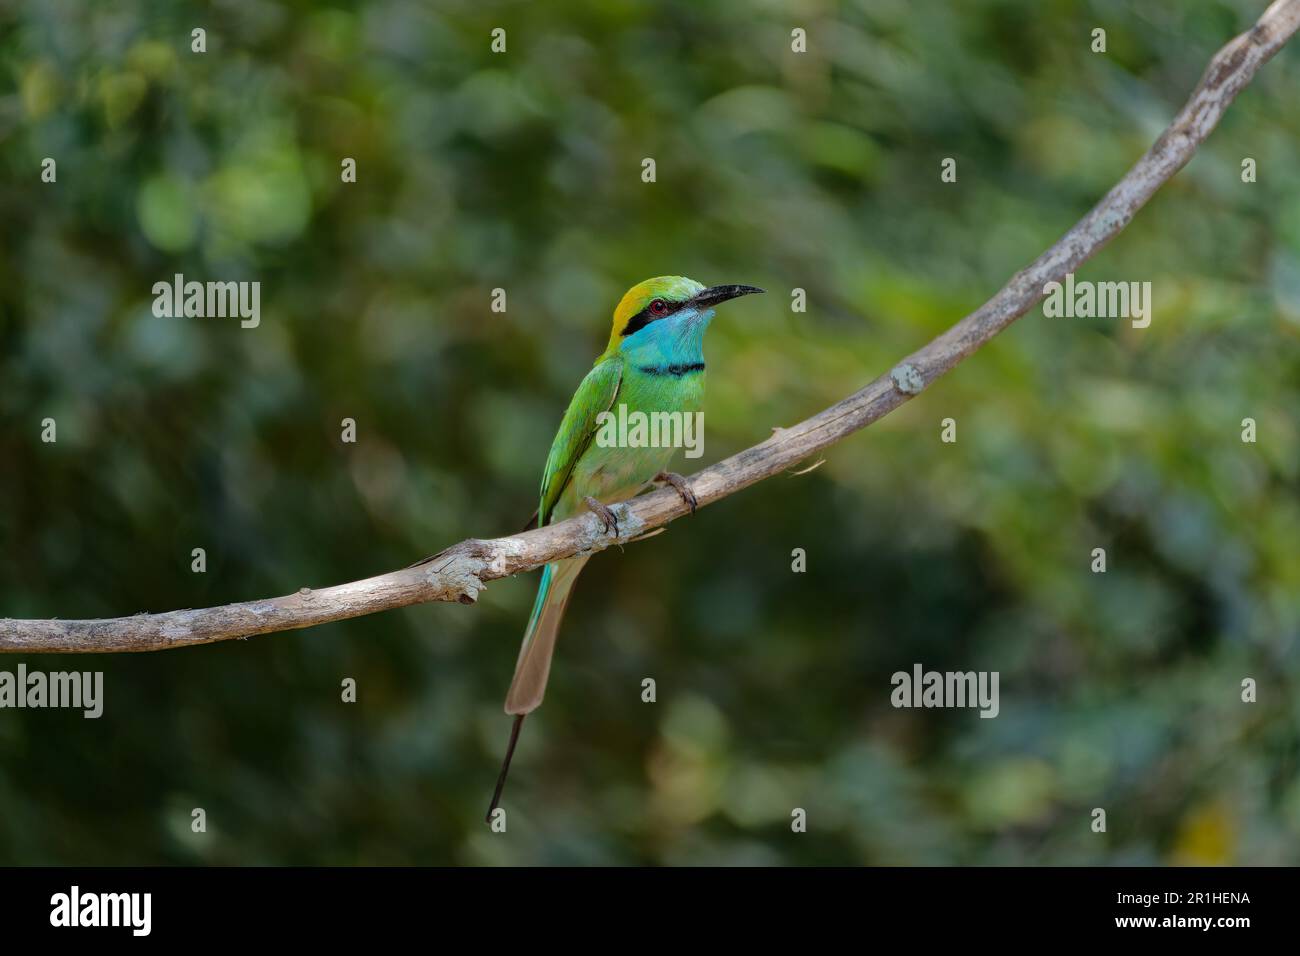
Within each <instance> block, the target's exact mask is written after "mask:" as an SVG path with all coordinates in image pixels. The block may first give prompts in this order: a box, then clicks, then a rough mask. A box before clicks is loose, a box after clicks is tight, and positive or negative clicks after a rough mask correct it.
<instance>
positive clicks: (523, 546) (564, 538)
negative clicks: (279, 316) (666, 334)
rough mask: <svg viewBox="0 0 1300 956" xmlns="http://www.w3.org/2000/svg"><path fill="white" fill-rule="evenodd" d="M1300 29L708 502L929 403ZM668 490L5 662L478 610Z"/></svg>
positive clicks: (1260, 38) (732, 463)
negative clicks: (519, 578) (1004, 276)
mask: <svg viewBox="0 0 1300 956" xmlns="http://www.w3.org/2000/svg"><path fill="white" fill-rule="evenodd" d="M1297 28H1300V0H1276V2H1274V3H1273V4H1272V5H1270V6H1269V8H1268V9H1267V10H1266V11H1265V12H1264V14H1263V15H1262V16H1261V17H1260V18H1259V20H1258V21H1257V22H1256V23H1255V25H1254V26H1253V27H1252V28H1251V29H1250V30H1248V31H1247V32H1245V33H1243V34H1241V35H1240V36H1238V37H1236V38H1234V39H1233V40H1232V41H1231V42H1229V43H1228V44H1227V45H1226V46H1224V47H1223V49H1221V50H1220V51H1219V52H1218V53H1217V54H1215V56H1214V58H1213V59H1212V60H1211V61H1210V65H1209V67H1208V68H1207V69H1206V71H1205V74H1204V75H1203V76H1202V77H1201V81H1200V83H1198V84H1197V86H1196V89H1195V90H1193V92H1192V95H1191V98H1190V99H1189V100H1188V101H1187V104H1186V105H1185V106H1184V107H1183V108H1182V110H1181V111H1180V112H1179V113H1178V115H1177V116H1176V117H1175V118H1174V120H1173V122H1172V123H1171V124H1170V125H1169V127H1168V128H1167V129H1166V130H1165V131H1164V133H1163V134H1161V136H1160V138H1159V139H1158V140H1156V142H1155V144H1154V145H1153V146H1152V147H1151V148H1150V149H1149V150H1147V152H1146V154H1145V155H1143V156H1142V158H1141V159H1139V160H1138V161H1137V163H1136V164H1135V165H1134V166H1133V168H1132V169H1130V170H1129V171H1128V173H1126V174H1125V176H1124V177H1123V178H1122V179H1121V180H1120V181H1119V182H1118V183H1116V185H1115V186H1114V188H1112V189H1111V190H1110V192H1108V193H1107V194H1106V195H1105V197H1103V198H1102V200H1101V201H1100V202H1099V203H1097V205H1096V206H1094V207H1093V209H1092V210H1091V211H1090V212H1089V213H1088V214H1087V215H1086V216H1084V217H1083V219H1081V220H1080V221H1079V222H1078V223H1076V224H1075V226H1074V227H1073V228H1072V229H1070V231H1069V232H1067V233H1066V234H1065V235H1064V236H1062V237H1061V239H1060V240H1058V241H1057V242H1056V243H1055V244H1054V245H1053V246H1052V247H1051V248H1049V249H1048V250H1047V251H1046V252H1044V253H1043V254H1042V255H1041V256H1039V257H1038V258H1037V259H1035V260H1034V262H1033V263H1031V264H1030V265H1029V266H1028V267H1027V268H1025V269H1023V270H1021V271H1020V272H1018V273H1016V274H1015V275H1014V276H1012V277H1011V279H1010V281H1008V282H1007V284H1006V285H1005V286H1003V287H1002V288H1001V289H1000V290H999V291H998V293H997V294H996V295H994V296H993V298H991V299H989V300H988V302H986V303H984V305H982V306H980V307H979V308H978V309H976V310H975V311H974V312H972V313H971V314H970V315H968V316H966V317H965V318H964V319H962V320H961V321H960V322H958V323H957V324H956V325H954V326H953V327H952V328H950V329H949V330H948V331H946V332H944V333H943V334H942V335H940V336H939V337H938V338H936V339H934V340H933V341H932V342H930V343H929V344H928V345H926V346H925V347H924V348H922V349H920V350H919V351H917V352H914V353H912V354H911V355H909V356H908V357H907V358H905V359H904V360H903V361H902V362H900V363H899V364H898V365H897V366H895V367H894V368H893V369H892V370H891V371H890V372H889V373H887V374H885V375H881V376H880V377H879V378H877V379H876V380H875V381H873V382H871V383H870V384H868V385H867V386H866V387H865V388H863V389H861V390H860V391H858V392H856V393H854V394H853V395H850V396H849V397H848V398H846V399H844V400H843V401H841V402H839V403H837V404H835V405H832V406H831V407H830V408H827V409H825V410H824V411H822V412H821V413H820V414H817V415H814V416H813V417H812V418H809V419H806V420H805V421H802V422H800V423H799V424H797V425H794V426H793V427H791V428H786V429H782V430H780V431H778V432H776V433H775V434H773V435H772V436H771V437H770V438H768V439H767V440H766V441H764V442H762V443H760V444H758V445H755V446H754V447H752V448H749V449H746V450H745V451H742V452H740V453H739V454H736V455H733V456H732V457H730V458H728V459H726V460H724V461H720V462H718V463H717V464H715V465H713V466H711V467H709V468H706V469H704V470H703V471H700V472H697V473H696V474H695V475H693V476H692V477H691V478H690V485H691V488H692V490H693V491H694V492H695V497H696V499H697V500H698V502H699V504H700V505H701V506H703V505H707V504H711V503H712V502H714V501H717V500H719V499H721V498H725V497H727V496H728V495H731V494H734V493H735V492H737V491H739V490H741V489H742V488H746V487H748V486H749V485H752V484H754V483H755V482H758V481H761V480H763V479H764V478H769V477H771V476H773V475H775V474H778V473H779V472H782V471H784V470H786V469H788V468H790V467H791V466H792V465H794V464H796V463H798V462H800V461H802V460H803V459H805V458H807V457H808V456H810V455H812V454H814V453H815V452H818V451H820V450H821V449H823V448H826V447H827V446H828V445H832V444H834V443H835V442H837V441H839V440H840V439H842V438H844V437H845V436H846V435H849V434H851V433H852V432H855V431H857V430H859V429H861V428H864V427H866V426H867V425H870V424H871V423H872V422H874V421H875V420H876V419H878V418H880V417H882V416H884V415H886V414H888V413H889V412H891V411H893V410H894V409H895V408H897V407H898V406H899V405H902V404H903V403H904V402H906V401H908V400H909V399H911V398H913V397H914V396H916V395H918V394H920V392H921V391H923V390H924V389H925V388H926V387H928V386H929V385H930V384H931V383H932V382H934V381H935V379H937V378H939V377H940V376H941V375H943V374H944V373H945V372H947V371H948V370H949V369H951V368H952V367H953V366H955V365H956V364H957V363H958V362H960V361H961V360H962V359H964V358H965V357H966V356H968V355H970V354H971V353H972V352H974V351H975V350H976V349H978V348H980V347H981V346H982V345H984V344H985V343H987V342H988V341H989V340H990V339H992V338H993V336H995V335H997V334H998V333H999V332H1001V331H1002V330H1003V329H1004V328H1006V327H1007V326H1008V325H1010V324H1011V323H1012V322H1014V321H1015V320H1016V319H1018V318H1019V317H1020V316H1022V315H1024V314H1025V313H1026V312H1027V311H1029V309H1031V308H1033V306H1034V305H1036V304H1037V303H1038V302H1039V301H1040V300H1041V299H1042V298H1043V296H1044V292H1043V287H1044V285H1046V284H1047V283H1048V282H1054V281H1062V280H1063V279H1064V277H1065V274H1066V273H1067V272H1073V271H1074V270H1075V269H1077V268H1078V267H1079V266H1080V265H1081V264H1082V263H1084V262H1086V261H1087V260H1088V259H1089V258H1091V257H1092V256H1093V255H1094V254H1096V252H1097V251H1098V250H1099V249H1101V248H1102V247H1103V246H1104V245H1105V244H1106V243H1107V242H1109V241H1110V240H1111V239H1112V238H1114V236H1115V235H1117V234H1118V233H1119V232H1120V230H1122V229H1123V228H1124V227H1125V226H1126V225H1128V223H1129V221H1130V220H1131V219H1132V218H1133V216H1134V214H1136V213H1137V211H1138V210H1139V209H1141V208H1142V206H1143V205H1144V204H1145V203H1146V202H1147V200H1148V199H1150V198H1151V197H1152V196H1153V195H1154V194H1155V192H1156V190H1158V189H1159V188H1160V187H1161V186H1162V185H1164V184H1165V183H1166V182H1168V181H1169V179H1170V178H1171V177H1173V175H1174V174H1175V173H1176V172H1178V170H1180V169H1181V168H1182V167H1183V166H1184V165H1185V164H1186V163H1187V162H1188V160H1190V159H1191V158H1192V156H1193V154H1194V153H1195V152H1196V150H1197V148H1198V147H1199V146H1200V145H1201V143H1203V142H1204V141H1205V138H1206V137H1207V136H1209V134H1210V132H1211V131H1212V130H1213V129H1214V127H1215V126H1216V125H1218V122H1219V120H1220V119H1221V118H1222V117H1223V114H1224V112H1225V111H1226V110H1227V108H1228V107H1229V106H1230V105H1231V104H1232V101H1233V100H1234V99H1236V97H1237V94H1238V93H1240V92H1241V90H1242V89H1243V88H1244V87H1245V86H1246V85H1247V84H1248V83H1249V82H1250V81H1251V79H1252V78H1253V77H1254V76H1255V73H1256V72H1257V71H1258V70H1259V68H1260V67H1261V66H1263V65H1264V64H1265V63H1266V62H1268V60H1269V59H1270V58H1272V56H1273V55H1274V54H1275V53H1276V52H1277V51H1278V50H1279V49H1281V48H1282V46H1283V45H1284V44H1286V42H1287V41H1288V40H1289V39H1290V38H1291V37H1292V36H1293V35H1294V34H1295V32H1296V30H1297ZM686 510H687V508H686V506H685V504H684V503H683V502H682V500H681V498H680V497H679V496H678V494H677V492H676V491H673V490H671V489H665V490H663V491H659V492H655V493H653V494H649V495H644V496H641V497H638V498H635V499H633V500H632V501H629V502H624V503H623V504H620V505H616V506H614V511H615V513H616V514H617V516H618V520H619V526H620V529H621V530H622V538H621V539H619V541H618V542H616V541H615V539H614V538H613V536H612V535H611V534H606V533H604V532H603V530H602V525H601V522H600V521H599V520H598V519H597V518H596V517H595V516H594V515H584V516H581V517H578V518H571V519H569V520H568V521H564V522H561V523H559V524H555V525H551V526H549V527H545V528H539V529H537V530H534V531H528V532H524V533H522V534H516V535H511V536H510V537H506V538H493V539H490V540H480V539H477V538H471V539H469V540H466V541H462V542H460V543H459V544H456V545H453V546H452V547H450V548H447V549H446V550H445V551H443V552H441V553H440V554H438V555H435V556H434V557H433V558H429V559H426V560H425V561H423V562H420V563H419V564H416V565H412V566H411V567H409V568H405V569H403V570H400V571H394V572H392V573H389V574H381V575H379V576H378V577H373V578H367V579H365V580H364V581H354V582H352V583H350V584H340V585H337V586H335V587H329V588H323V589H320V590H312V589H310V588H303V589H302V590H301V591H299V592H298V593H296V594H290V595H286V596H284V597H278V598H270V599H267V600H262V601H246V602H243V603H240V604H227V605H224V606H222V607H213V608H203V609H198V610H183V611H169V612H167V613H163V614H138V615H135V616H134V617H124V618H111V619H105V620H94V621H60V620H47V621H46V620H43V621H20V620H12V619H7V618H6V619H3V620H0V652H24V651H26V652H29V653H30V652H40V653H51V652H53V653H84V652H110V651H152V650H164V649H167V648H173V647H184V646H187V645H190V644H207V643H212V642H214V641H224V640H229V639H230V638H236V637H249V636H252V635H254V634H267V633H270V632H273V631H284V630H291V629H294V628H302V627H311V626H313V625H316V624H324V623H327V622H329V621H339V620H344V619H346V618H352V617H359V616H361V615H364V614H374V613H375V612H377V611H386V610H390V609H392V608H398V607H406V606H408V605H411V604H420V603H424V602H428V601H459V602H461V603H462V604H473V603H474V602H475V600H476V599H477V597H478V594H479V592H480V591H481V590H483V588H484V587H485V586H486V584H487V582H489V581H493V580H496V579H497V578H503V577H506V576H508V575H512V574H517V573H519V572H521V571H529V570H532V569H533V568H537V567H540V566H541V565H543V564H546V563H547V562H549V561H555V560H558V559H560V558H566V557H569V556H571V555H574V554H579V553H588V552H594V551H600V550H603V549H604V548H607V547H608V546H609V545H610V544H614V543H626V542H627V541H629V540H633V539H635V538H637V537H641V536H645V535H646V534H647V533H650V532H652V531H653V530H654V529H656V528H659V527H660V526H662V525H664V524H667V523H668V522H669V521H672V520H673V519H675V518H679V517H681V516H682V515H683V514H685V513H686Z"/></svg>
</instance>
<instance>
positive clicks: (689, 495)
mask: <svg viewBox="0 0 1300 956" xmlns="http://www.w3.org/2000/svg"><path fill="white" fill-rule="evenodd" d="M655 481H662V482H663V483H664V484H666V485H672V486H673V487H674V488H675V489H676V490H677V493H678V494H679V495H681V496H682V501H684V502H686V503H687V504H688V505H690V508H691V514H695V508H696V506H697V505H698V504H699V501H697V500H696V498H695V492H693V491H691V486H690V485H688V484H687V483H686V479H685V478H683V477H682V476H681V475H679V474H677V472H675V471H661V472H659V474H657V475H655Z"/></svg>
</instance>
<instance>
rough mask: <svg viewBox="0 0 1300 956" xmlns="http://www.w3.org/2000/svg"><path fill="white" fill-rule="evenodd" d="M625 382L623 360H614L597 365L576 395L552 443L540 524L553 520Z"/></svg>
mask: <svg viewBox="0 0 1300 956" xmlns="http://www.w3.org/2000/svg"><path fill="white" fill-rule="evenodd" d="M622 381H623V360H622V359H621V358H619V357H618V356H610V357H609V358H607V359H605V360H604V361H601V362H597V363H596V365H595V366H593V367H592V369H591V371H590V372H588V373H587V377H586V378H584V379H583V380H582V384H581V385H579V386H578V390H577V391H576V392H574V393H573V399H572V400H571V401H570V402H569V408H568V410H567V411H566V412H565V413H564V420H563V421H562V422H560V430H559V431H558V432H556V433H555V441H553V442H552V443H551V453H550V454H549V455H547V456H546V471H545V472H543V473H542V500H541V506H540V507H539V508H538V512H537V514H538V524H541V525H545V524H546V523H547V522H548V521H550V520H551V512H552V511H554V510H555V506H556V504H558V503H559V500H560V495H561V494H563V493H564V486H565V485H567V484H568V483H569V476H570V475H572V474H573V466H574V465H576V464H577V463H578V459H579V458H581V457H582V453H583V452H585V451H586V450H587V446H588V445H590V444H591V440H592V438H593V437H594V436H595V434H596V416H597V415H599V414H600V413H601V412H607V411H609V410H610V408H612V407H613V405H614V400H615V399H616V398H617V397H618V387H619V385H620V384H621V383H622Z"/></svg>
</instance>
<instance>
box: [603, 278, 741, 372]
mask: <svg viewBox="0 0 1300 956" xmlns="http://www.w3.org/2000/svg"><path fill="white" fill-rule="evenodd" d="M762 291H763V290H762V289H756V288H755V287H754V286H752V285H715V286H710V287H705V286H703V285H701V284H700V283H698V282H696V281H695V280H694V279H688V278H686V277H685V276H657V277H656V278H653V279H646V280H645V281H644V282H638V283H637V284H636V285H634V286H632V288H630V289H628V290H627V294H626V295H624V296H623V300H622V301H621V302H619V304H618V308H617V309H615V310H614V328H613V331H611V332H610V336H609V348H608V351H609V352H614V351H618V350H622V351H624V352H630V351H654V352H660V353H663V354H664V355H665V356H671V355H673V354H675V353H677V352H682V351H688V350H690V349H691V348H695V349H697V350H698V348H699V345H700V342H701V340H702V339H703V337H704V330H705V329H706V328H708V325H709V322H710V321H711V320H712V319H713V309H714V307H715V306H717V305H718V304H719V303H721V302H726V301H727V300H728V299H734V298H737V297H738V296H742V295H749V294H750V293H753V292H762Z"/></svg>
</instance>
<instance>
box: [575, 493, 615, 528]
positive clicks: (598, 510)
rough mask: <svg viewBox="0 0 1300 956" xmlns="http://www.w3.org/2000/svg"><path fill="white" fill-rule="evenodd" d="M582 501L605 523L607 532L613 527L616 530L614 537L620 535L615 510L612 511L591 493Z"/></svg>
mask: <svg viewBox="0 0 1300 956" xmlns="http://www.w3.org/2000/svg"><path fill="white" fill-rule="evenodd" d="M582 503H583V504H585V505H586V506H587V508H588V509H589V510H590V511H591V513H592V514H594V515H595V516H596V517H597V518H599V519H600V520H601V521H603V522H604V523H605V532H606V533H609V530H610V529H611V528H612V529H613V530H614V537H616V538H617V537H618V518H616V517H614V512H612V511H610V510H609V508H607V507H606V506H605V505H603V504H601V503H600V502H599V501H597V500H596V499H595V498H593V497H592V496H591V495H587V496H586V497H585V498H583V499H582Z"/></svg>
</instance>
